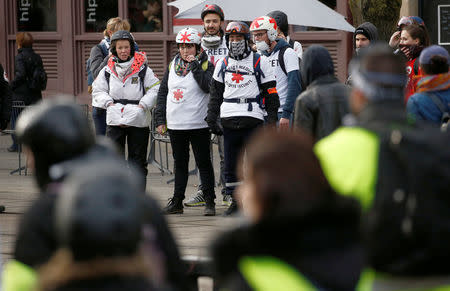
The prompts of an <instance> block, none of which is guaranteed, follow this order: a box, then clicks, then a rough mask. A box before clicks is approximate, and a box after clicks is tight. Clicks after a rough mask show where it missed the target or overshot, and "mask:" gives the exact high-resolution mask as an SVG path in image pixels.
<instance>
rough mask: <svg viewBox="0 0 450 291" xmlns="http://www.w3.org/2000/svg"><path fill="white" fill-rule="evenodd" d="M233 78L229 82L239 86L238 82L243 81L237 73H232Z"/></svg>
mask: <svg viewBox="0 0 450 291" xmlns="http://www.w3.org/2000/svg"><path fill="white" fill-rule="evenodd" d="M232 75H233V78H231V81H235V82H236V83H237V84H239V82H240V81H242V80H244V78H243V77H242V75H241V74H238V73H232Z"/></svg>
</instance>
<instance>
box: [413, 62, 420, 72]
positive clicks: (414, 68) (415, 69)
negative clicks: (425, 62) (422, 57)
mask: <svg viewBox="0 0 450 291" xmlns="http://www.w3.org/2000/svg"><path fill="white" fill-rule="evenodd" d="M413 70H414V75H416V76H418V75H419V60H418V58H417V59H416V60H415V61H414V65H413Z"/></svg>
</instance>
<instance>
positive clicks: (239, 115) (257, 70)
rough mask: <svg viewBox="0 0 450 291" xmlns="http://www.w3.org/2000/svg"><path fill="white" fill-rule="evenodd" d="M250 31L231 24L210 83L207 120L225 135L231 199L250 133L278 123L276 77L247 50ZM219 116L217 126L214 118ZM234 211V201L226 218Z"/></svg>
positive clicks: (245, 27)
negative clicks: (240, 156) (240, 158)
mask: <svg viewBox="0 0 450 291" xmlns="http://www.w3.org/2000/svg"><path fill="white" fill-rule="evenodd" d="M249 39H250V34H249V28H248V26H247V24H245V23H243V22H230V23H229V24H228V26H227V28H226V31H225V40H226V43H227V46H228V50H229V52H228V56H226V57H225V58H223V59H221V60H220V61H219V62H218V63H217V64H216V68H215V71H214V75H213V80H212V82H211V89H210V96H211V97H210V101H209V104H208V115H207V118H206V121H207V122H208V125H209V127H210V129H211V131H212V132H213V133H214V134H218V135H221V134H223V135H224V149H225V181H226V184H225V191H226V194H228V195H231V196H232V197H233V192H234V189H235V187H236V186H237V185H238V184H239V181H238V180H237V177H236V164H237V162H238V155H239V153H240V152H241V150H242V149H243V146H244V144H245V142H246V140H247V139H248V138H249V136H250V135H251V134H252V132H253V131H254V130H255V129H256V128H257V127H259V126H260V125H262V124H263V123H264V115H265V110H266V111H267V114H268V120H269V123H275V122H276V120H277V111H278V107H279V97H278V93H277V89H276V81H275V76H274V75H273V71H272V69H271V67H270V66H269V63H268V61H267V60H266V59H265V57H263V56H261V55H259V54H258V53H254V52H252V51H251V49H250V47H249ZM219 116H220V122H221V125H222V127H223V131H222V128H221V127H220V126H219V124H218V123H217V119H218V117H219ZM236 211H237V202H236V200H235V199H234V198H233V200H232V203H231V205H230V207H229V208H228V210H227V211H226V212H225V214H226V215H229V214H233V213H234V212H236Z"/></svg>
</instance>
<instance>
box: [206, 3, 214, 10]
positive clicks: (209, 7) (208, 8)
mask: <svg viewBox="0 0 450 291" xmlns="http://www.w3.org/2000/svg"><path fill="white" fill-rule="evenodd" d="M205 9H207V10H214V5H208V4H206V5H205Z"/></svg>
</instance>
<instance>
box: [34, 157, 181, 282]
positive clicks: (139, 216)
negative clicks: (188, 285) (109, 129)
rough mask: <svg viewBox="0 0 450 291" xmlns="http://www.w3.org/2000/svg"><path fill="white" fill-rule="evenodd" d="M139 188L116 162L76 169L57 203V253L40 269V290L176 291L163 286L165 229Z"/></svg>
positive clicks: (137, 176)
mask: <svg viewBox="0 0 450 291" xmlns="http://www.w3.org/2000/svg"><path fill="white" fill-rule="evenodd" d="M139 184H140V173H138V172H137V171H136V170H135V169H133V171H129V170H128V169H127V168H126V167H124V162H123V161H119V160H111V161H101V162H99V163H96V164H88V165H86V166H81V167H79V168H78V169H77V170H75V172H74V173H73V174H72V175H71V176H70V178H68V179H67V180H66V181H65V182H64V184H63V186H62V188H61V195H59V196H58V197H57V200H56V203H55V211H54V212H55V215H54V218H53V225H54V228H55V232H56V237H57V240H58V250H57V251H56V252H55V253H54V255H53V256H52V257H51V258H50V260H49V261H48V263H46V264H45V265H43V266H41V267H40V268H39V287H40V290H59V291H63V290H109V291H112V290H135V291H139V290H142V291H144V290H145V291H150V290H177V289H172V287H173V286H170V285H167V282H166V281H165V279H166V278H165V276H166V274H165V268H164V267H165V265H166V264H167V263H168V262H167V261H166V259H167V257H166V256H165V255H164V251H163V250H162V249H161V246H160V237H161V236H164V235H166V233H165V231H166V230H167V225H166V223H165V221H164V218H163V217H162V213H161V211H160V209H159V208H158V207H157V206H156V203H155V202H154V201H153V200H149V197H148V196H145V193H144V192H143V190H142V187H140V186H139ZM149 202H150V203H149ZM149 205H150V206H151V207H150V208H149V207H148V206H149ZM150 211H151V213H149V212H150ZM149 216H151V217H152V219H151V220H150V223H148V221H149V220H148V217H149ZM158 224H162V225H158ZM161 229H162V230H163V232H161ZM180 290H181V289H180ZM183 290H186V289H185V288H183Z"/></svg>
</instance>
